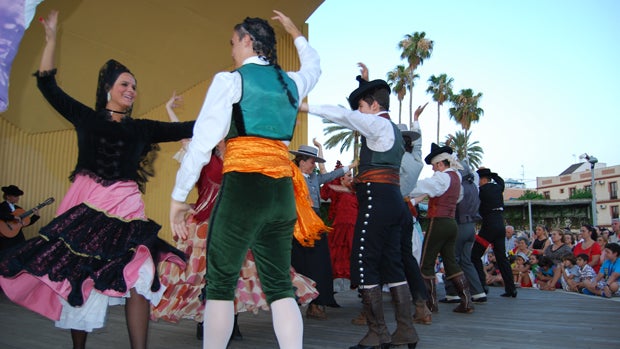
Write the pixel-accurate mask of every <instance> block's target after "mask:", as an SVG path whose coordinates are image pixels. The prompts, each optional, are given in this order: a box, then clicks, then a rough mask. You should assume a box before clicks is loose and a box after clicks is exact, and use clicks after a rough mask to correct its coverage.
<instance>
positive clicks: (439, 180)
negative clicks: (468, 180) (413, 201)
mask: <svg viewBox="0 0 620 349" xmlns="http://www.w3.org/2000/svg"><path fill="white" fill-rule="evenodd" d="M450 171H452V172H456V174H457V175H458V176H459V180H460V179H461V173H460V172H459V171H455V170H454V169H452V168H448V169H446V170H445V171H443V172H441V171H435V172H434V173H433V175H432V176H431V177H429V178H424V179H420V180H419V181H418V183H417V185H416V187H415V189H413V191H412V192H411V193H410V194H409V197H411V198H415V197H418V196H420V195H424V194H426V195H428V196H430V197H432V198H434V197H437V196H441V195H443V194H444V193H445V192H446V191H447V190H448V188H449V187H450V175H449V174H448V172H450ZM459 187H460V190H459V198H458V201H461V199H462V198H463V187H462V186H459ZM458 201H457V202H458Z"/></svg>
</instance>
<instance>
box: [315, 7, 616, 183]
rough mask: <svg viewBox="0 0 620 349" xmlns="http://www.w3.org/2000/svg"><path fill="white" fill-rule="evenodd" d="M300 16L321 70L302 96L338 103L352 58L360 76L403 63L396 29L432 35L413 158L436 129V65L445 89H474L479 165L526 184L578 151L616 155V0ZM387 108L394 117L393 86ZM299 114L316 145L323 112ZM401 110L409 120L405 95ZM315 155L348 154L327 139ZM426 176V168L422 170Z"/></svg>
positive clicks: (557, 169) (450, 124)
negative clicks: (449, 84) (362, 67)
mask: <svg viewBox="0 0 620 349" xmlns="http://www.w3.org/2000/svg"><path fill="white" fill-rule="evenodd" d="M307 22H308V24H309V28H310V30H309V40H310V43H311V45H312V46H313V47H314V48H315V49H317V51H318V52H319V55H320V56H321V67H322V71H323V72H322V75H321V78H320V80H319V83H318V84H317V86H316V87H315V88H314V90H313V91H312V92H311V93H310V95H309V97H308V101H309V103H310V104H336V105H338V104H340V105H344V106H348V103H347V100H346V97H347V96H348V95H349V94H350V93H351V91H353V90H354V89H355V88H356V87H357V86H358V83H357V81H355V76H357V75H358V74H359V68H358V67H357V62H364V63H365V64H366V65H367V66H368V68H369V71H370V79H386V75H387V73H388V72H389V71H391V70H393V69H394V68H395V67H396V66H397V65H399V64H405V65H406V62H405V61H404V60H401V59H400V50H399V49H398V43H399V42H400V40H401V39H402V38H403V37H404V36H405V34H412V33H414V32H425V33H426V38H428V39H430V40H433V41H434V49H433V52H432V55H431V57H430V58H429V59H427V60H425V61H424V63H423V65H422V66H421V67H419V68H418V70H417V71H416V72H417V73H418V74H419V75H420V78H419V79H418V80H416V86H415V87H414V88H413V106H414V109H415V107H417V106H418V105H421V104H424V103H426V102H429V104H428V106H427V107H426V109H425V111H424V113H423V114H422V116H421V117H420V125H421V129H422V135H423V136H422V140H423V148H422V156H423V157H424V156H426V155H427V154H428V153H429V152H430V146H431V142H435V141H436V138H437V103H435V102H433V100H432V96H431V95H430V94H427V93H426V88H427V87H428V79H429V77H430V76H432V75H440V74H443V73H445V74H447V75H448V76H449V77H452V78H453V79H454V82H453V90H454V91H455V92H457V93H458V92H459V91H460V90H461V89H467V88H470V89H472V90H473V91H474V93H478V92H480V93H482V98H481V100H480V102H479V107H480V108H482V109H483V110H484V114H483V115H482V117H481V118H480V121H479V122H478V123H476V124H473V125H472V126H471V128H470V132H471V133H472V134H471V139H472V140H474V141H478V142H479V145H480V146H481V147H482V148H483V150H484V154H483V158H482V166H484V167H488V168H490V169H491V170H492V171H493V172H498V173H499V175H500V176H502V177H503V178H504V179H509V178H510V179H515V180H519V181H523V182H524V183H525V185H526V187H528V188H535V187H536V177H548V176H557V175H559V174H560V173H561V172H562V171H564V170H565V169H566V168H567V167H568V166H570V165H571V164H574V163H578V162H581V161H582V160H580V159H579V155H581V154H583V153H587V154H589V155H592V156H595V157H596V158H597V159H598V160H599V162H601V163H606V164H607V166H614V165H620V147H619V145H620V142H619V141H618V136H619V134H620V128H619V125H620V120H619V117H620V115H619V114H620V112H619V111H618V110H619V109H618V108H617V107H616V102H617V101H620V97H619V96H618V95H619V94H620V88H619V87H618V86H619V84H620V67H619V66H618V64H620V1H616V0H592V1H585V0H581V1H578V0H518V1H517V0H502V1H496V0H446V1H419V0H384V1H381V2H377V1H369V0H326V1H325V2H324V3H323V4H322V5H321V6H320V7H319V8H318V9H317V10H316V11H315V12H314V13H313V14H312V16H311V17H310V18H309V19H308V21H307ZM614 101H616V102H614ZM449 107H450V105H449V104H447V103H444V105H443V106H442V107H441V109H440V141H445V138H446V136H447V135H448V134H450V133H452V134H453V133H454V132H455V131H458V130H461V128H460V126H458V125H457V124H456V123H455V121H454V120H452V119H450V117H449V113H448V108H449ZM390 115H391V117H392V120H393V121H394V122H396V123H398V100H397V98H396V96H395V95H393V97H392V100H391V102H390ZM308 118H309V120H310V122H309V134H308V139H309V142H312V138H313V137H316V138H317V139H318V140H319V141H320V142H321V143H324V142H325V140H326V139H327V138H328V137H326V136H324V135H323V128H324V125H323V123H322V121H321V118H320V117H318V116H314V115H309V116H308ZM402 120H403V123H408V120H409V95H407V96H405V99H404V100H403V113H402ZM325 157H326V160H327V169H328V170H331V169H333V167H334V165H335V163H336V160H341V161H342V162H343V163H348V162H350V161H351V160H352V154H351V153H347V154H340V153H339V151H338V150H337V149H336V148H334V149H330V150H326V153H325ZM430 175H432V170H431V168H430V166H427V167H426V168H425V169H424V171H423V172H422V175H421V178H424V177H428V176H430Z"/></svg>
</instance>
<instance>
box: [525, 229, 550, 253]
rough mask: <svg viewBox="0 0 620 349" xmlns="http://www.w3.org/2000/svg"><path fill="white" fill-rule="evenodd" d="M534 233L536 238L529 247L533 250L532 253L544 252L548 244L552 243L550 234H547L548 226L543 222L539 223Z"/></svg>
mask: <svg viewBox="0 0 620 349" xmlns="http://www.w3.org/2000/svg"><path fill="white" fill-rule="evenodd" d="M534 234H535V235H534V238H533V239H532V243H530V246H529V248H530V250H532V253H536V254H543V252H544V251H545V249H546V248H547V246H549V245H551V241H550V240H549V235H547V227H545V226H544V225H542V224H538V225H537V226H536V229H535V230H534Z"/></svg>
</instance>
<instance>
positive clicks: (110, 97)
mask: <svg viewBox="0 0 620 349" xmlns="http://www.w3.org/2000/svg"><path fill="white" fill-rule="evenodd" d="M111 99H112V96H110V92H108V102H109V101H110V100H111Z"/></svg>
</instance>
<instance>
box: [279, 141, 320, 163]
mask: <svg viewBox="0 0 620 349" xmlns="http://www.w3.org/2000/svg"><path fill="white" fill-rule="evenodd" d="M288 152H289V153H291V154H293V155H301V156H310V157H313V158H314V160H315V161H316V162H325V159H323V158H320V157H319V156H318V154H319V150H318V149H317V148H315V147H311V146H309V145H300V146H299V149H297V150H296V151H295V150H289V151H288Z"/></svg>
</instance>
